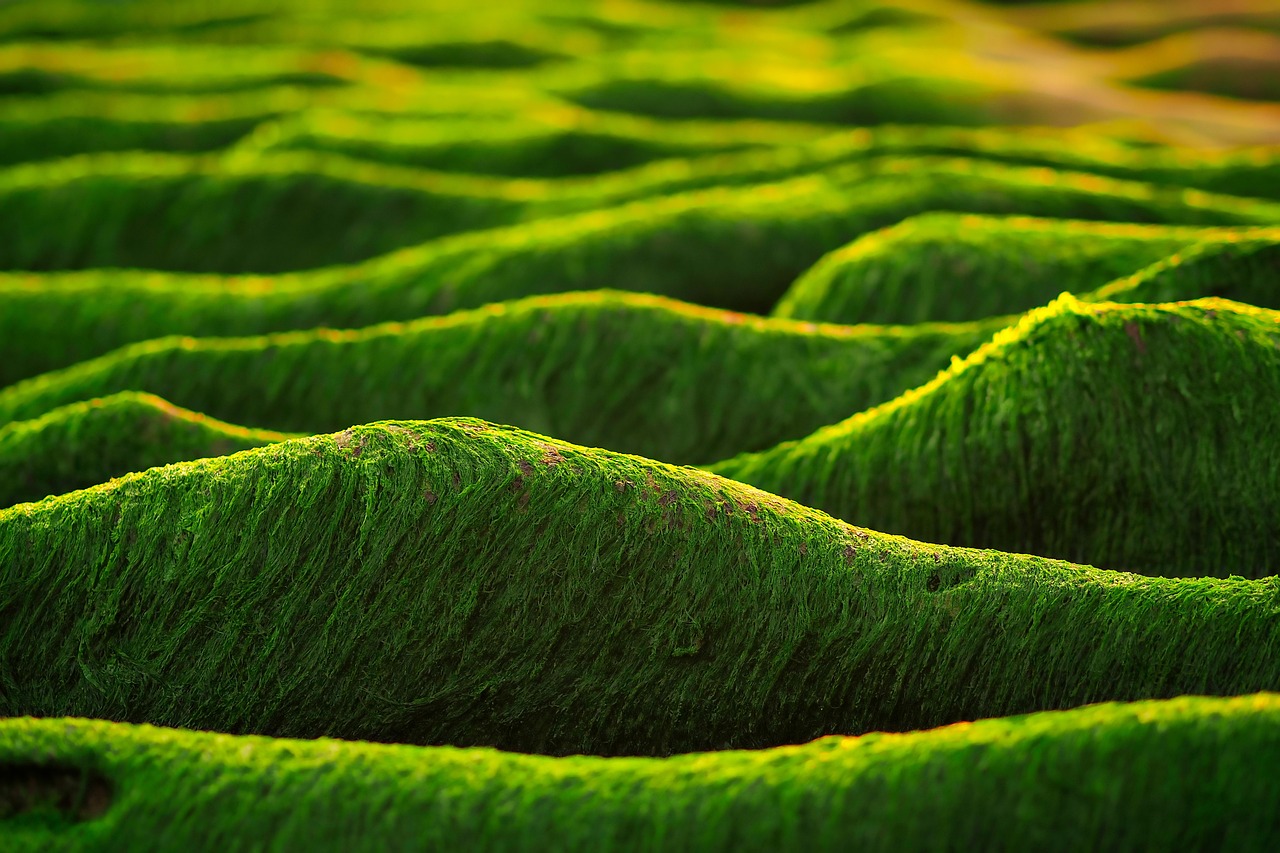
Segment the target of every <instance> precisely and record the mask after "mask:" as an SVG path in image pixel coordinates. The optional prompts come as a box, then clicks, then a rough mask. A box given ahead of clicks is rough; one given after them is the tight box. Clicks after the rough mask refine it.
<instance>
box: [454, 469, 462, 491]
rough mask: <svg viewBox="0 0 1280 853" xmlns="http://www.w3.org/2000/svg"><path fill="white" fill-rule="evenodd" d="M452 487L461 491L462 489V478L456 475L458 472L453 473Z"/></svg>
mask: <svg viewBox="0 0 1280 853" xmlns="http://www.w3.org/2000/svg"><path fill="white" fill-rule="evenodd" d="M453 487H454V488H455V489H461V488H462V477H461V476H459V474H458V472H457V471H454V472H453Z"/></svg>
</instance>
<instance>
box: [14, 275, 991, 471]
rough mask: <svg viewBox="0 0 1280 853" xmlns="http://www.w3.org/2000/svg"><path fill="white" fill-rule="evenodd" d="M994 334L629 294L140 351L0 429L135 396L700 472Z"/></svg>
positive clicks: (51, 379) (42, 389)
mask: <svg viewBox="0 0 1280 853" xmlns="http://www.w3.org/2000/svg"><path fill="white" fill-rule="evenodd" d="M1002 322H1003V321H995V322H988V323H985V324H984V323H969V324H963V325H960V324H952V325H948V324H921V325H916V326H910V327H902V326H898V327H884V326H857V327H854V326H829V325H815V324H812V323H798V322H793V321H789V320H774V319H764V318H760V317H755V316H751V315H744V314H737V313H731V312H727V311H718V310H714V309H708V308H699V307H697V306H693V305H690V304H688V303H683V302H676V301H674V300H671V299H666V298H663V297H657V296H648V295H642V294H635V293H621V292H610V291H602V292H591V293H570V294H562V295H554V296H540V297H530V298H528V299H523V300H518V301H515V302H507V303H498V304H495V305H491V306H488V307H485V308H480V309H474V310H471V311H464V312H457V313H455V314H450V315H447V316H444V317H432V318H426V319H422V320H417V321H414V322H411V323H403V324H402V323H391V324H384V325H380V326H375V327H371V328H367V329H363V330H360V331H353V332H335V331H329V330H320V331H308V332H291V333H282V334H279V335H274V336H261V337H251V338H196V339H193V338H174V337H170V338H162V339H159V340H155V341H148V342H144V343H140V344H134V345H131V346H129V347H126V348H124V349H121V350H118V351H115V352H113V353H110V354H108V355H105V356H102V357H100V358H97V359H93V360H92V361H89V362H84V363H81V364H78V365H76V366H74V367H70V368H67V369H65V370H62V371H57V372H55V373H50V374H44V375H42V376H39V377H35V378H33V379H30V380H28V381H26V382H21V383H18V384H17V385H14V386H11V387H9V388H7V389H4V390H3V391H0V423H4V422H6V421H11V420H21V419H27V418H33V417H36V416H38V415H40V414H42V413H44V412H46V411H48V410H50V409H52V408H55V407H57V406H62V405H66V404H68V403H72V402H75V401H78V400H85V399H88V398H91V397H99V396H103V395H107V394H113V393H116V392H119V391H126V390H140V391H148V392H151V393H154V394H157V395H159V396H161V397H163V398H164V399H166V400H168V401H170V402H172V403H176V404H177V405H179V406H183V407H186V408H189V409H194V410H197V411H200V412H203V413H205V414H208V415H211V416H213V417H216V418H221V419H224V420H227V421H231V422H234V423H241V424H253V425H255V426H262V427H269V428H272V429H283V430H291V431H297V432H307V433H316V432H329V431H332V430H335V429H340V428H342V427H344V426H346V425H349V424H353V423H367V422H370V421H376V420H382V419H386V418H400V419H428V418H433V417H441V416H453V415H470V416H475V417H482V418H485V419H488V420H492V421H497V422H501V423H508V424H513V425H516V426H519V427H522V428H525V429H530V430H534V431H536V432H541V433H545V434H548V435H554V436H557V437H560V438H563V439H565V440H567V441H571V442H573V443H576V444H584V445H587V446H598V447H608V448H610V449H611V450H618V451H622V452H626V453H637V454H640V455H643V456H649V457H651V458H655V459H662V460H664V461H667V462H674V463H694V462H701V463H706V462H713V461H715V460H717V459H723V458H725V457H726V456H730V455H733V454H736V453H741V452H744V451H748V450H763V449H765V448H767V447H771V446H773V445H774V444H777V443H778V442H779V441H783V440H786V439H792V438H801V437H803V436H805V435H808V434H809V433H811V432H813V431H814V430H816V429H818V428H819V427H822V426H825V425H827V424H830V423H834V422H836V421H838V420H841V419H843V418H844V417H846V416H847V415H848V413H849V412H851V411H860V410H862V409H864V408H868V407H869V406H872V405H875V404H877V403H881V402H884V401H885V400H889V399H892V398H893V397H896V396H897V395H898V394H900V393H901V392H903V391H905V390H907V389H908V388H912V387H915V386H916V385H919V384H921V383H923V382H925V381H927V380H928V379H930V378H932V376H933V375H934V374H935V373H936V372H937V371H938V370H941V369H942V368H944V367H945V366H946V365H947V363H948V361H949V359H950V358H951V357H952V356H953V355H954V354H956V353H960V354H965V353H968V352H969V351H971V350H973V349H974V348H976V347H977V346H978V345H980V344H981V343H982V342H983V341H985V340H986V339H987V338H989V337H990V336H991V335H992V334H994V333H995V332H996V331H997V330H998V329H999V328H1000V327H1001V325H1002ZM779 400H786V401H787V404H786V405H784V406H780V405H777V403H778V401H779ZM179 458H182V457H174V458H173V459H171V460H168V461H177V459H179ZM143 467H147V466H143ZM129 470H137V469H129ZM117 473H123V472H117ZM86 485H87V484H86Z"/></svg>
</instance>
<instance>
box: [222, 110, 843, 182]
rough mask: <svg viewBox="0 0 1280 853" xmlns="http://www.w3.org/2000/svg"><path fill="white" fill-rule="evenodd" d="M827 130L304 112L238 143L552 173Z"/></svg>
mask: <svg viewBox="0 0 1280 853" xmlns="http://www.w3.org/2000/svg"><path fill="white" fill-rule="evenodd" d="M829 133H830V130H829V129H828V128H817V127H815V126H813V125H805V124H794V123H786V122H764V121H706V120H701V121H653V120H647V119H642V118H637V117H634V116H627V115H620V114H611V113H597V112H593V111H590V110H570V109H559V110H554V111H551V110H547V111H545V113H534V114H530V115H521V116H516V117H507V118H481V119H479V120H476V119H472V120H465V119H453V120H449V119H440V118H428V117H419V116H411V117H405V116H390V115H384V116H369V115H360V114H357V113H351V112H335V111H323V112H321V111H313V112H308V113H303V114H300V115H295V116H290V117H288V118H285V119H282V120H280V121H276V122H272V123H270V124H268V125H265V126H263V127H261V128H259V130H258V131H257V132H255V133H254V134H253V135H252V136H250V137H248V138H246V139H244V140H242V141H241V143H240V144H239V146H238V148H239V149H240V150H245V151H318V152H326V153H333V154H339V155H342V156H344V157H351V158H355V159H358V160H364V161H369V162H376V163H387V164H390V165H398V166H412V167H415V168H425V169H438V170H442V171H458V172H469V173H476V174H487V175H507V176H510V177H533V178H558V177H566V176H571V175H588V174H599V173H603V172H610V171H618V170H622V169H630V168H634V167H636V166H639V165H642V164H644V163H648V162H651V161H653V160H659V159H670V158H680V157H686V158H694V157H699V156H703V157H705V156H706V155H710V154H719V153H723V152H733V151H743V150H749V149H759V148H771V147H777V146H782V145H786V146H788V147H795V146H797V145H798V144H799V143H804V142H807V141H810V140H812V139H813V138H814V137H822V136H826V135H828V134H829ZM761 159H762V160H763V159H764V158H761ZM774 159H776V160H778V161H781V157H777V158H774ZM851 159H852V158H851ZM721 162H722V163H723V161H721ZM747 162H750V161H747ZM779 165H781V163H780V162H779ZM778 176H779V175H766V177H778Z"/></svg>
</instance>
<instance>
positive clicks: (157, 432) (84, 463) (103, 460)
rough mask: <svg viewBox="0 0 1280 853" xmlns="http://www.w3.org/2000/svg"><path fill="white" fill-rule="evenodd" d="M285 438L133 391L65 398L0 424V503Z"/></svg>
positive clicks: (39, 496) (51, 493) (21, 499)
mask: <svg viewBox="0 0 1280 853" xmlns="http://www.w3.org/2000/svg"><path fill="white" fill-rule="evenodd" d="M286 438H289V436H287V435H284V434H282V433H278V432H268V431H265V430H257V429H246V428H244V427H240V426H234V425H232V424H227V423H223V422H221V421H217V420H214V419H213V418H209V417H206V416H205V415H203V414H198V413H196V412H192V411H189V410H187V409H180V408H178V407H177V406H174V405H172V404H170V403H168V402H166V401H165V400H162V399H160V398H159V397H156V396H154V395H151V394H139V393H137V392H135V391H123V392H120V393H118V394H112V395H110V396H108V397H104V398H101V399H92V400H85V401H83V402H78V403H71V404H69V405H66V406H62V407H59V408H57V409H54V410H52V411H50V412H48V413H47V414H44V415H42V416H40V417H38V418H35V419H32V420H26V421H17V422H14V423H10V424H6V425H3V426H0V507H5V506H9V505H11V504H15V503H22V502H25V501H33V500H38V499H40V498H42V497H45V496H46V495H55V494H62V493H63V492H69V491H73V490H75V489H83V488H86V487H88V486H93V485H97V484H98V483H102V482H105V481H107V480H110V479H111V478H112V477H116V476H119V475H120V474H127V473H128V472H130V471H141V470H144V469H146V468H153V467H155V466H157V465H168V464H170V463H172V462H183V461H186V460H189V459H199V458H202V457H205V456H221V455H225V454H227V453H233V452H235V451H238V450H246V449H248V448H250V447H261V446H262V445H264V444H269V443H271V442H273V441H282V440H284V439H286Z"/></svg>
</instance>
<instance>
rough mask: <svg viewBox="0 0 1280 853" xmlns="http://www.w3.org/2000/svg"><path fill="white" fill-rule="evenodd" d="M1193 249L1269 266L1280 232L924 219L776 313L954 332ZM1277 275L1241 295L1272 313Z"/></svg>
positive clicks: (799, 291) (819, 279)
mask: <svg viewBox="0 0 1280 853" xmlns="http://www.w3.org/2000/svg"><path fill="white" fill-rule="evenodd" d="M1199 243H1214V244H1226V245H1229V246H1236V247H1238V248H1237V249H1236V254H1237V256H1238V255H1239V253H1240V249H1242V248H1246V247H1247V248H1248V249H1249V250H1251V251H1253V252H1257V251H1269V252H1271V253H1272V254H1273V255H1274V254H1275V253H1277V252H1280V229H1274V228H1270V229H1268V228H1258V229H1220V228H1218V229H1215V228H1188V227H1177V226H1173V227H1171V226H1161V225H1135V224H1120V223H1106V222H1078V221H1062V220H1049V219H1034V218H1028V217H997V216H979V215H971V214H970V215H963V214H952V213H931V214H926V215H923V216H917V217H912V218H911V219H908V220H906V221H904V222H902V223H900V224H899V225H896V226H894V227H891V228H886V229H883V230H880V231H876V232H873V233H871V234H867V235H865V236H863V237H861V238H859V239H857V240H855V241H854V242H852V243H850V244H849V245H848V246H845V247H843V248H841V249H839V250H837V251H835V252H832V253H830V254H828V255H827V256H826V257H824V258H823V259H822V260H821V261H819V262H818V263H817V264H815V265H814V266H813V267H812V268H811V269H810V270H809V271H808V272H806V273H805V274H804V275H802V276H801V277H800V278H799V279H798V280H797V281H796V282H795V284H794V285H792V287H791V288H790V289H789V290H788V291H787V293H786V295H785V296H784V297H783V298H782V299H781V300H780V301H779V303H778V304H777V306H775V308H774V311H773V313H774V315H775V316H779V317H791V318H794V319H802V320H815V321H820V322H828V323H921V322H928V321H937V320H941V321H950V322H955V321H964V320H975V319H979V318H982V317H991V316H996V315H1002V314H1013V313H1020V312H1023V311H1029V310H1031V309H1032V308H1035V307H1037V306H1039V305H1043V304H1044V303H1046V302H1048V301H1049V300H1051V299H1053V298H1054V297H1055V296H1057V295H1058V294H1059V293H1062V292H1063V291H1069V292H1071V293H1075V294H1081V293H1083V292H1087V291H1093V290H1096V289H1098V288H1099V287H1100V286H1102V285H1105V284H1107V283H1109V282H1111V281H1113V280H1115V279H1119V278H1124V277H1127V276H1130V275H1132V274H1134V273H1136V272H1138V271H1140V270H1143V269H1144V268H1146V267H1148V266H1150V265H1151V264H1153V263H1156V262H1157V261H1160V260H1164V259H1166V258H1169V257H1171V256H1173V255H1177V254H1179V253H1180V252H1184V251H1186V250H1187V249H1189V248H1191V247H1192V246H1195V245H1196V244H1199ZM1224 248H1225V246H1224ZM1201 251H1203V250H1201ZM1237 266H1238V267H1240V268H1239V269H1238V272H1237V274H1236V275H1235V276H1234V277H1233V279H1230V280H1228V281H1230V283H1233V284H1235V283H1238V280H1239V279H1241V278H1242V275H1243V273H1245V272H1248V271H1249V270H1248V269H1246V268H1245V267H1244V265H1239V264H1238V265H1237ZM1276 269H1277V268H1276V267H1275V266H1274V262H1273V266H1272V267H1271V268H1270V269H1269V270H1268V272H1269V273H1270V278H1271V282H1272V287H1271V288H1270V293H1269V294H1254V293H1250V294H1249V296H1254V295H1263V296H1266V295H1269V296H1270V299H1269V300H1264V301H1260V302H1258V303H1257V304H1258V305H1260V306H1263V307H1280V287H1276V286H1274V282H1275V280H1276ZM1226 283H1227V282H1225V281H1205V282H1203V283H1202V284H1201V286H1200V287H1201V289H1199V290H1190V291H1187V292H1184V294H1183V295H1181V296H1179V297H1176V298H1190V297H1198V296H1215V295H1222V294H1223V286H1224V285H1225V284H1226ZM1215 284H1216V287H1215ZM1113 298H1118V297H1116V296H1113ZM1123 301H1158V300H1151V299H1142V300H1128V299H1125V300H1123ZM1250 301H1252V300H1250Z"/></svg>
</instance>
